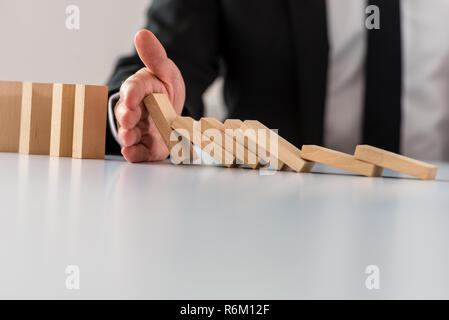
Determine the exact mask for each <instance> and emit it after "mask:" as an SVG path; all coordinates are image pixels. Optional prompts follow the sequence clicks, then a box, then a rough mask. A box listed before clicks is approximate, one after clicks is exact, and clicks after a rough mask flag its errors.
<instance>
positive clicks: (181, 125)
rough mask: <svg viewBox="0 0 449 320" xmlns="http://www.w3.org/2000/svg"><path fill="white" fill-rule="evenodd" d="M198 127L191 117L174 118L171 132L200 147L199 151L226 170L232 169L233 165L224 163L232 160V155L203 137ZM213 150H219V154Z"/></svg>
mask: <svg viewBox="0 0 449 320" xmlns="http://www.w3.org/2000/svg"><path fill="white" fill-rule="evenodd" d="M199 127H200V124H198V123H197V122H196V121H195V120H193V119H192V118H191V117H176V119H175V120H174V121H173V122H172V128H173V130H175V131H176V132H177V133H178V134H179V135H181V136H183V137H184V138H186V139H187V140H189V141H190V142H191V143H194V144H196V145H198V146H199V147H201V149H203V150H205V151H206V152H207V153H209V154H210V155H211V156H212V157H213V158H214V159H216V160H217V161H219V162H221V163H222V164H223V165H224V166H226V167H228V168H230V167H232V166H233V164H234V163H233V162H232V163H226V162H227V161H226V159H233V155H232V154H231V153H229V152H228V151H227V150H226V149H224V148H222V146H221V145H219V144H218V143H216V142H215V141H211V140H210V139H209V138H208V137H207V136H205V135H203V134H202V133H201V131H200V130H198V129H197V128H199ZM215 150H219V151H220V152H219V154H216V153H215Z"/></svg>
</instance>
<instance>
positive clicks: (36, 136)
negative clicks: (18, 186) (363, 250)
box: [19, 82, 53, 155]
mask: <svg viewBox="0 0 449 320" xmlns="http://www.w3.org/2000/svg"><path fill="white" fill-rule="evenodd" d="M52 92H53V85H52V84H51V83H31V82H24V83H23V88H22V110H21V119H20V146H19V152H20V153H24V154H46V155H48V154H49V153H50V130H51V104H52Z"/></svg>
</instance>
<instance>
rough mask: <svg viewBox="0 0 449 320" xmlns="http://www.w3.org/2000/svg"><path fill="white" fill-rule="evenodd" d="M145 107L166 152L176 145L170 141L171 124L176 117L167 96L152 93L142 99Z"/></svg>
mask: <svg viewBox="0 0 449 320" xmlns="http://www.w3.org/2000/svg"><path fill="white" fill-rule="evenodd" d="M144 104H145V107H146V108H147V110H148V113H149V114H150V116H151V118H152V119H153V121H154V123H155V124H156V127H157V129H158V131H159V133H160V134H161V136H162V139H163V140H164V142H165V145H166V146H167V148H168V150H169V151H170V150H171V147H172V146H173V145H174V144H176V141H174V142H173V141H170V135H171V133H172V128H171V124H172V122H173V121H174V120H175V119H176V117H177V116H178V115H177V114H176V111H175V109H174V108H173V105H172V104H171V102H170V100H169V98H168V96H167V95H166V94H162V93H153V94H150V95H148V96H147V97H146V98H145V99H144Z"/></svg>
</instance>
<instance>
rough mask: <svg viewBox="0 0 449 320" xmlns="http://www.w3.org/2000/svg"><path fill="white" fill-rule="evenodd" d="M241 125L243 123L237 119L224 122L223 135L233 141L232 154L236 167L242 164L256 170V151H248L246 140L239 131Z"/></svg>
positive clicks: (257, 159) (257, 164) (258, 165)
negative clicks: (234, 157)
mask: <svg viewBox="0 0 449 320" xmlns="http://www.w3.org/2000/svg"><path fill="white" fill-rule="evenodd" d="M242 125H243V121H242V120H239V119H227V120H225V122H224V127H225V134H226V135H228V136H230V137H232V139H233V149H232V152H233V154H234V155H235V156H236V166H238V167H241V166H243V164H246V165H248V166H249V167H250V168H252V169H257V168H259V167H260V159H259V157H258V156H257V150H256V151H251V150H248V139H245V137H244V135H243V134H242V132H241V131H240V128H241V126H242ZM242 154H243V156H242ZM242 158H243V159H242Z"/></svg>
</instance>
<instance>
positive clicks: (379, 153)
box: [354, 145, 438, 180]
mask: <svg viewBox="0 0 449 320" xmlns="http://www.w3.org/2000/svg"><path fill="white" fill-rule="evenodd" d="M354 157H355V158H356V159H359V160H363V161H366V162H369V163H372V164H375V165H377V166H379V167H383V168H387V169H390V170H393V171H397V172H401V173H404V174H407V175H410V176H413V177H416V178H419V179H423V180H433V179H435V176H436V174H437V171H438V167H436V166H433V165H430V164H427V163H425V162H421V161H418V160H415V159H412V158H408V157H405V156H402V155H399V154H396V153H393V152H389V151H386V150H382V149H379V148H376V147H372V146H368V145H359V146H357V147H356V149H355V153H354Z"/></svg>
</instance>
